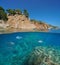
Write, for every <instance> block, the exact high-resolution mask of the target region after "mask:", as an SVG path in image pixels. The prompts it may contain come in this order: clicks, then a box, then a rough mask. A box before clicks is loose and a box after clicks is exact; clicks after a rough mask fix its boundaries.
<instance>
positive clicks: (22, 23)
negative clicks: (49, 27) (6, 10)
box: [7, 15, 36, 29]
mask: <svg viewBox="0 0 60 65" xmlns="http://www.w3.org/2000/svg"><path fill="white" fill-rule="evenodd" d="M7 23H8V24H9V26H10V27H12V28H20V29H34V28H36V26H35V25H34V24H32V23H31V22H30V20H29V19H27V18H26V17H25V16H24V15H15V16H8V21H7Z"/></svg>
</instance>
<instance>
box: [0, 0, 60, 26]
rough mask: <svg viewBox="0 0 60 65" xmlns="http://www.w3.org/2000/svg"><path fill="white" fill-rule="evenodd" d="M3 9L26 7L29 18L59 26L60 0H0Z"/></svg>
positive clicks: (22, 8)
mask: <svg viewBox="0 0 60 65" xmlns="http://www.w3.org/2000/svg"><path fill="white" fill-rule="evenodd" d="M0 6H2V7H3V8H5V9H8V8H11V9H21V10H24V9H27V10H28V12H29V15H30V18H31V19H36V20H41V21H43V22H46V23H48V24H52V25H55V26H59V27H60V0H0Z"/></svg>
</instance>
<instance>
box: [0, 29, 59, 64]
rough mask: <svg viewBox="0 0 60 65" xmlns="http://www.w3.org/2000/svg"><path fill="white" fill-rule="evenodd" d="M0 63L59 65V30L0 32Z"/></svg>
mask: <svg viewBox="0 0 60 65" xmlns="http://www.w3.org/2000/svg"><path fill="white" fill-rule="evenodd" d="M0 65H60V30H52V31H49V32H15V33H8V34H0Z"/></svg>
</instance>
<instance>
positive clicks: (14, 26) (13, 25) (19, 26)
mask: <svg viewBox="0 0 60 65" xmlns="http://www.w3.org/2000/svg"><path fill="white" fill-rule="evenodd" d="M3 22H4V21H3ZM1 27H2V28H4V29H6V30H7V31H11V32H12V31H13V32H14V31H17V32H18V31H19V32H21V31H24V32H25V31H47V30H48V28H50V27H51V26H49V25H48V24H46V23H42V22H37V21H31V20H30V19H29V18H27V17H25V16H24V15H18V14H16V15H14V16H13V15H11V16H8V21H7V22H6V23H1V22H0V28H1Z"/></svg>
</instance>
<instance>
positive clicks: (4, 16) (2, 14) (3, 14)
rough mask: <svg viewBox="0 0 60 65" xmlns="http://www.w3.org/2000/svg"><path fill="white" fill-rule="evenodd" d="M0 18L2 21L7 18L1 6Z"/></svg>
mask: <svg viewBox="0 0 60 65" xmlns="http://www.w3.org/2000/svg"><path fill="white" fill-rule="evenodd" d="M0 20H4V21H7V20H8V18H7V13H6V12H5V10H4V9H3V8H2V7H0Z"/></svg>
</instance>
